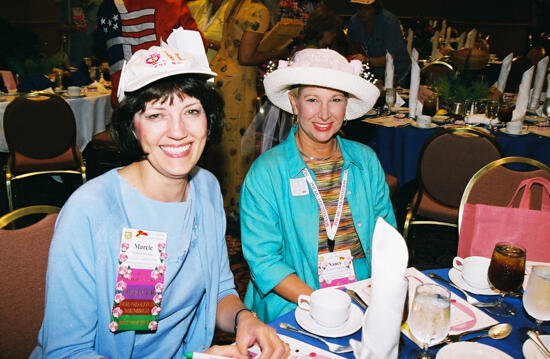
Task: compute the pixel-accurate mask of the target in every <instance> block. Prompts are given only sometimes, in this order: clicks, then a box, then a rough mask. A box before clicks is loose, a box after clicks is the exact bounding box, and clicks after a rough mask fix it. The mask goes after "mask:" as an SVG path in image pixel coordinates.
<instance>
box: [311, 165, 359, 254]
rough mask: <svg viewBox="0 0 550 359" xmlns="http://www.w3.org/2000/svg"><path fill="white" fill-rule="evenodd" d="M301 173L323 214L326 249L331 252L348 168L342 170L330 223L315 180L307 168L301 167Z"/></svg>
mask: <svg viewBox="0 0 550 359" xmlns="http://www.w3.org/2000/svg"><path fill="white" fill-rule="evenodd" d="M302 173H303V174H304V177H305V178H306V180H307V182H308V183H309V185H310V187H311V190H312V191H313V194H314V195H315V199H316V200H317V203H318V204H319V208H320V209H321V213H322V214H323V221H324V222H325V230H326V231H327V237H328V249H329V251H330V252H332V251H333V250H334V237H335V236H336V231H337V230H338V225H339V224H340V217H341V216H342V208H343V207H344V195H345V194H346V186H347V184H348V169H347V168H346V169H345V170H344V175H343V176H342V186H341V187H340V195H339V196H338V205H337V207H336V214H335V215H334V222H333V223H332V225H331V223H330V218H329V217H328V212H327V208H326V207H325V203H324V202H323V198H322V197H321V193H320V192H319V189H318V188H317V185H316V184H315V181H313V178H311V175H310V174H309V171H308V170H307V168H304V169H302Z"/></svg>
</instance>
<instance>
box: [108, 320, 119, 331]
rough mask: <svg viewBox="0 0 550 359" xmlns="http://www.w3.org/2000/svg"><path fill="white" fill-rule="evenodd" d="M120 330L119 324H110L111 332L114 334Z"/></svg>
mask: <svg viewBox="0 0 550 359" xmlns="http://www.w3.org/2000/svg"><path fill="white" fill-rule="evenodd" d="M117 329H118V323H117V322H111V323H110V324H109V330H110V331H112V332H116V331H117Z"/></svg>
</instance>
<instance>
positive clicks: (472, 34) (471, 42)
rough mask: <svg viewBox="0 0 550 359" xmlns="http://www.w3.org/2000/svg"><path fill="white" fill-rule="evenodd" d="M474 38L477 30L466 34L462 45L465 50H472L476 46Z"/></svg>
mask: <svg viewBox="0 0 550 359" xmlns="http://www.w3.org/2000/svg"><path fill="white" fill-rule="evenodd" d="M476 38H477V30H476V29H472V30H470V31H469V32H468V35H466V44H464V47H465V48H467V49H473V48H474V47H476V46H475V44H476Z"/></svg>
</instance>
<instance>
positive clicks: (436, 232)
mask: <svg viewBox="0 0 550 359" xmlns="http://www.w3.org/2000/svg"><path fill="white" fill-rule="evenodd" d="M95 156H97V153H94V152H93V150H91V149H87V150H86V151H84V157H85V158H86V159H87V163H88V178H89V179H90V178H92V177H94V176H96V175H98V174H100V173H103V172H105V171H106V170H108V169H109V168H108V167H102V168H97V167H96V166H94V165H93V164H94V163H96V161H95V159H96V157H95ZM6 160H7V156H6V155H5V154H4V155H0V164H2V165H3V164H4V163H5V162H6ZM79 185H80V182H79V178H78V176H71V175H66V176H62V181H59V180H56V179H54V178H52V177H51V176H37V177H30V178H28V179H24V180H20V181H16V182H15V183H14V184H13V187H14V193H15V196H16V198H15V204H16V208H20V207H24V206H27V205H32V204H53V205H57V206H62V205H63V203H64V202H65V201H66V199H67V198H68V197H69V196H70V194H71V193H72V192H73V191H74V190H75V189H76V188H77V187H78V186H79ZM415 190H416V185H415V183H410V184H407V185H406V186H403V187H402V188H401V189H400V190H399V191H398V192H397V193H396V194H395V196H394V198H393V202H394V206H395V209H396V217H397V220H398V223H399V224H402V223H403V219H404V217H405V211H406V207H407V203H408V201H409V200H410V198H411V197H412V195H414V191H415ZM7 212H8V204H7V196H6V190H5V185H2V186H0V215H2V214H5V213H7ZM226 240H227V247H228V252H229V260H230V265H231V270H232V271H233V274H234V275H235V284H236V286H237V290H238V292H239V295H240V296H241V298H242V297H243V296H244V293H245V291H246V287H247V285H248V281H249V279H250V273H249V270H248V266H247V264H246V261H245V260H244V258H243V255H242V251H241V240H240V230H239V225H238V223H235V222H231V221H229V222H228V224H227V235H226ZM457 241H458V236H457V233H456V229H452V228H447V227H436V226H420V227H417V228H413V230H412V232H411V235H410V238H409V240H408V246H409V252H410V262H409V265H410V266H415V267H418V268H419V269H429V268H441V267H450V266H451V263H452V259H453V257H454V256H455V255H456V248H457ZM233 341H234V337H233V336H232V335H227V334H224V333H221V332H216V334H215V338H214V343H215V344H226V343H232V342H233Z"/></svg>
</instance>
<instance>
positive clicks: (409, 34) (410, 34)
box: [407, 29, 414, 55]
mask: <svg viewBox="0 0 550 359" xmlns="http://www.w3.org/2000/svg"><path fill="white" fill-rule="evenodd" d="M413 38H414V34H413V31H412V29H409V30H407V52H408V53H409V55H411V54H412V48H413Z"/></svg>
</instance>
